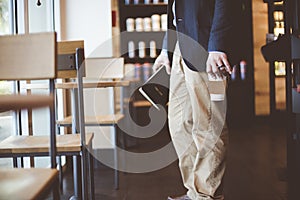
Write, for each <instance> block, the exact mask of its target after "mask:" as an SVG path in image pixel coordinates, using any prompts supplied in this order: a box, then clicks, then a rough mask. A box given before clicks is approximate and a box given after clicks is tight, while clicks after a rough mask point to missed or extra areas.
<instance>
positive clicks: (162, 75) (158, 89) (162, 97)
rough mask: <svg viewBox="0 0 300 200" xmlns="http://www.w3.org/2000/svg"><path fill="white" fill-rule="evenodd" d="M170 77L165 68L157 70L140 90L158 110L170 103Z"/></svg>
mask: <svg viewBox="0 0 300 200" xmlns="http://www.w3.org/2000/svg"><path fill="white" fill-rule="evenodd" d="M169 86H170V75H169V74H168V73H167V71H166V68H165V67H161V68H160V69H159V70H157V71H156V72H155V73H154V74H153V75H152V76H151V77H150V78H149V79H148V80H147V81H146V82H145V83H144V84H143V85H142V86H141V87H140V88H139V92H140V93H141V94H142V95H143V96H144V97H145V98H146V99H147V100H148V101H149V102H150V103H151V104H152V105H153V106H154V107H155V108H156V109H157V110H160V108H159V105H161V106H163V107H166V105H167V103H168V102H169Z"/></svg>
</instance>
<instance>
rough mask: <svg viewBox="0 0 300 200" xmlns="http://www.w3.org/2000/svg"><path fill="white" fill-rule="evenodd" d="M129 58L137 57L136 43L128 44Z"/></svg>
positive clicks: (130, 42)
mask: <svg viewBox="0 0 300 200" xmlns="http://www.w3.org/2000/svg"><path fill="white" fill-rule="evenodd" d="M128 57H129V58H134V57H135V47H134V42H133V41H129V42H128Z"/></svg>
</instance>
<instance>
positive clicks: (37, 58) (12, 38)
mask: <svg viewBox="0 0 300 200" xmlns="http://www.w3.org/2000/svg"><path fill="white" fill-rule="evenodd" d="M55 78H56V33H54V32H51V33H50V32H49V33H35V34H25V35H9V36H0V80H42V79H48V80H50V81H49V89H50V94H49V96H50V97H51V99H52V102H49V105H48V106H49V109H50V116H49V117H50V136H49V137H50V152H49V154H50V159H51V167H52V168H55V167H56V136H55V131H56V129H55V110H54V104H55V103H54V98H53V97H54V79H55ZM11 96H12V97H13V98H15V99H17V98H18V99H17V100H18V101H17V102H15V103H14V105H15V107H14V108H13V107H11V109H19V108H20V106H19V105H20V104H22V103H23V105H22V108H25V107H26V105H28V107H30V108H31V107H32V105H31V104H32V100H34V98H35V97H37V96H32V95H28V96H25V95H21V96H17V95H11ZM26 97H29V98H26ZM40 97H41V96H40ZM0 98H1V97H0ZM45 100H48V99H47V98H45ZM25 104H26V105H25ZM42 105H43V106H44V104H41V106H42Z"/></svg>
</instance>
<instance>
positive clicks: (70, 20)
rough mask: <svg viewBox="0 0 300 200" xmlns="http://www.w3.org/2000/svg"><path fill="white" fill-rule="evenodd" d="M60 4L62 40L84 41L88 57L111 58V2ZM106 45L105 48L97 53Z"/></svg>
mask: <svg viewBox="0 0 300 200" xmlns="http://www.w3.org/2000/svg"><path fill="white" fill-rule="evenodd" d="M59 2H60V19H61V21H60V31H61V33H60V36H61V40H75V39H83V40H84V42H85V55H86V57H111V56H112V45H111V42H109V40H110V39H111V37H112V22H111V21H112V19H111V0H63V1H59ZM107 41H108V42H107ZM104 44H105V48H101V50H97V51H96V52H95V50H96V49H98V47H99V46H101V47H103V45H104ZM103 49H104V50H103Z"/></svg>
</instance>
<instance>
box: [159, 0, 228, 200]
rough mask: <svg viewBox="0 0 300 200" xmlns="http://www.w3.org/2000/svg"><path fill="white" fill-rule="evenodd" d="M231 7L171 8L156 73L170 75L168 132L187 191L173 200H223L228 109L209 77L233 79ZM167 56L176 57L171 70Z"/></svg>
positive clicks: (187, 0)
mask: <svg viewBox="0 0 300 200" xmlns="http://www.w3.org/2000/svg"><path fill="white" fill-rule="evenodd" d="M230 1H231V0H169V2H168V17H169V18H168V21H169V24H168V25H169V30H168V31H167V33H166V37H165V39H164V45H163V50H162V52H161V54H160V55H159V56H158V58H157V59H156V61H155V63H154V65H153V69H154V70H157V69H158V68H160V67H161V66H163V65H164V66H166V69H167V71H168V72H169V73H170V74H171V77H170V96H169V98H170V99H169V127H170V134H171V138H172V141H173V144H174V147H175V150H176V152H177V154H178V158H179V168H180V171H181V175H182V180H183V184H184V186H185V187H186V189H187V193H186V194H185V195H183V196H181V197H169V199H170V200H172V199H175V200H189V199H192V200H211V199H224V195H223V191H222V185H223V182H222V180H223V176H224V171H225V155H226V146H227V143H228V142H227V135H228V134H227V132H228V131H227V128H226V125H225V116H226V114H225V113H226V103H224V102H225V101H220V102H213V101H212V100H211V99H210V91H209V90H210V89H209V88H208V84H209V81H208V77H210V78H211V79H215V80H223V78H224V73H231V66H230V64H229V57H230V56H231V47H230V37H231V36H232V35H231V34H232V29H231V28H232V24H231V23H232V19H231V13H230V6H232V5H233V4H231V3H230ZM170 29H171V30H170ZM172 30H174V31H172ZM167 52H173V58H172V68H170V59H169V57H170V54H169V56H168V53H167ZM207 52H208V53H207Z"/></svg>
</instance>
